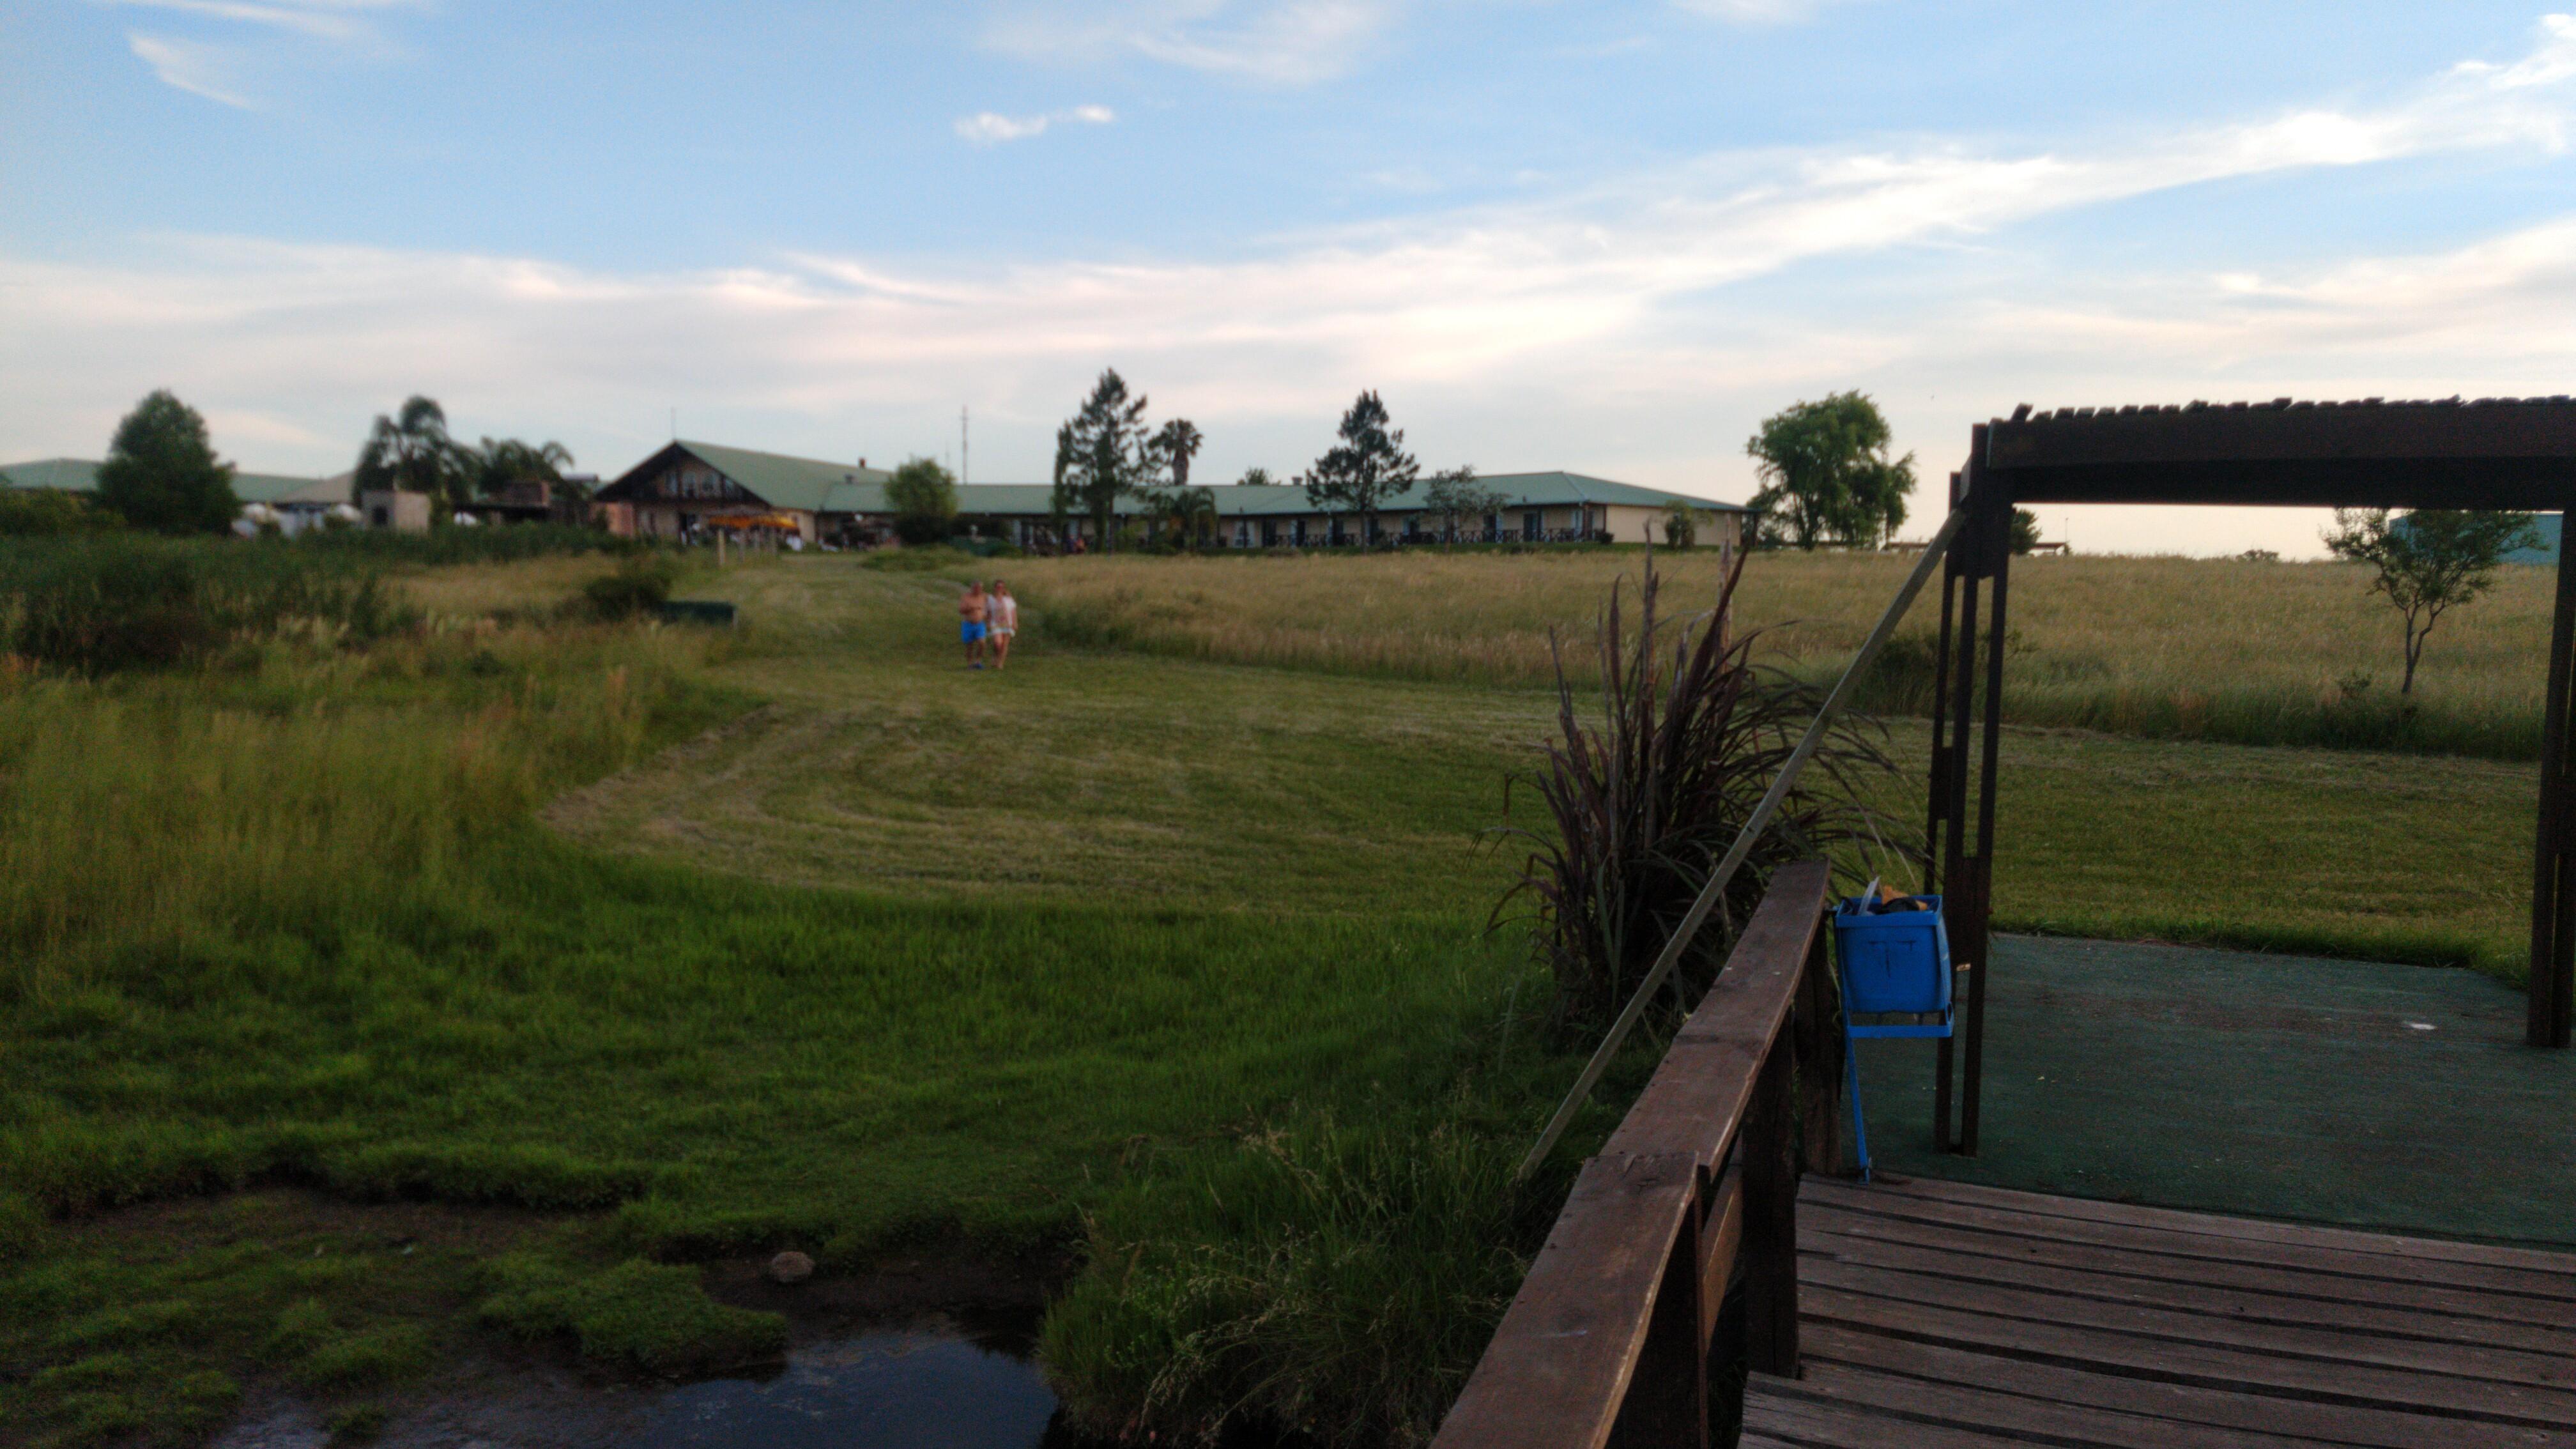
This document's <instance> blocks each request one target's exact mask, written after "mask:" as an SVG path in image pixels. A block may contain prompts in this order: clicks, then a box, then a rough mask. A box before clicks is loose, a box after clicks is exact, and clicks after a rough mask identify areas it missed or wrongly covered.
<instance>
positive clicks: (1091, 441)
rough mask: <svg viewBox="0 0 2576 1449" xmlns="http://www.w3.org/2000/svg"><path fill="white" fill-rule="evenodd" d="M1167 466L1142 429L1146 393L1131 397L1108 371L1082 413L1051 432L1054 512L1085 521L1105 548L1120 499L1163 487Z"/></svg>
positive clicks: (1113, 371) (1113, 372)
mask: <svg viewBox="0 0 2576 1449" xmlns="http://www.w3.org/2000/svg"><path fill="white" fill-rule="evenodd" d="M1166 466H1167V463H1166V460H1165V459H1164V457H1163V455H1162V449H1161V448H1160V447H1158V446H1156V444H1155V441H1154V439H1153V438H1151V437H1150V436H1149V435H1148V433H1147V430H1146V427H1145V398H1144V395H1143V394H1142V393H1139V394H1136V395H1135V396H1132V397H1131V396H1129V395H1128V392H1127V380H1126V379H1125V378H1122V377H1120V376H1119V375H1118V371H1117V369H1116V368H1110V369H1106V370H1104V371H1103V372H1102V373H1101V374H1100V381H1099V382H1098V383H1096V384H1094V385H1093V387H1092V389H1091V396H1090V397H1088V398H1085V399H1084V400H1083V403H1082V410H1081V411H1079V412H1077V413H1075V414H1074V415H1073V416H1072V417H1070V418H1067V419H1066V420H1065V422H1064V425H1063V426H1062V427H1059V428H1057V429H1056V430H1055V492H1054V494H1053V495H1052V501H1053V505H1054V508H1055V511H1056V512H1057V513H1059V514H1071V513H1081V514H1083V515H1085V516H1087V517H1089V518H1090V520H1091V528H1092V536H1093V537H1095V538H1097V539H1099V540H1100V542H1101V546H1102V547H1104V548H1106V547H1108V546H1109V543H1110V541H1111V539H1112V538H1113V537H1115V531H1114V530H1113V529H1112V527H1111V522H1112V520H1113V519H1114V518H1115V517H1116V515H1117V511H1118V500H1119V499H1121V498H1123V497H1127V496H1129V495H1132V494H1141V493H1143V492H1145V491H1146V490H1147V489H1149V488H1152V487H1154V486H1156V485H1157V484H1159V483H1161V482H1162V479H1163V473H1164V469H1165V467H1166Z"/></svg>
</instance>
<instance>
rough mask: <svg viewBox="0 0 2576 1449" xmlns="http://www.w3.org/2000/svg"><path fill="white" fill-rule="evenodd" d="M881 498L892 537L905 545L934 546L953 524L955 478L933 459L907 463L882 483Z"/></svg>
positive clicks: (916, 459)
mask: <svg viewBox="0 0 2576 1449" xmlns="http://www.w3.org/2000/svg"><path fill="white" fill-rule="evenodd" d="M885 494H886V505H887V506H888V507H890V508H892V509H893V510H894V532H895V537H897V538H900V539H902V540H903V541H904V542H906V543H911V544H923V543H937V542H939V541H940V540H941V539H943V538H946V537H947V536H948V535H949V532H950V530H951V527H952V525H954V524H955V522H956V520H957V475H956V474H954V473H951V472H949V471H948V469H947V466H946V465H944V464H942V463H941V462H940V461H939V460H938V459H936V458H911V459H907V460H906V461H905V463H904V465H903V466H902V467H900V468H897V469H895V470H894V476H893V477H891V478H889V479H887V480H886V486H885Z"/></svg>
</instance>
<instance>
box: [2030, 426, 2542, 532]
mask: <svg viewBox="0 0 2576 1449" xmlns="http://www.w3.org/2000/svg"><path fill="white" fill-rule="evenodd" d="M1985 426H1986V430H1987V447H1986V461H1987V462H1988V464H1989V465H1990V466H1992V467H1995V468H2013V469H2020V468H2066V467H2076V466H2081V465H2085V464H2175V463H2220V464H2224V463H2235V462H2279V463H2307V462H2316V463H2325V462H2338V463H2352V464H2367V463H2375V462H2388V463H2395V462H2421V463H2430V464H2447V463H2455V462H2458V461H2461V460H2468V459H2530V460H2534V461H2537V462H2551V461H2576V405H2570V404H2569V403H2567V402H2565V401H2563V400H2557V401H2540V400H2533V401H2527V402H2517V403H2513V404H2510V405H2504V406H2486V407H2462V406H2457V405H2450V406H2444V405H2406V404H2401V405H2396V406H2378V407H2366V406H2343V407H2333V406H2328V407H2306V408H2279V407H2272V408H2265V407H2253V408H2243V409H2236V408H2203V409H2199V410H2195V411H2177V412H2165V411H2162V410H2161V409H2159V410H2155V411H2150V412H2141V413H2136V414H2112V413H2098V414H2096V415H2095V416H2093V417H2091V418H2083V419H2068V418H2065V417H2063V416H2056V417H2051V416H2047V415H2042V416H2040V417H2036V418H2032V419H2029V420H2027V421H2022V422H2015V421H2010V420H2007V419H2002V418H1998V419H1996V420H1994V421H1993V422H1990V423H1988V424H1986V425H1985ZM2469 476H2474V472H2473V471H2472V472H2471V473H2470V474H2469ZM2443 506H2446V507H2449V506H2458V507H2501V506H2504V505H2500V504H2498V505H2488V504H2475V503H2471V504H2459V505H2447V504H2446V505H2443Z"/></svg>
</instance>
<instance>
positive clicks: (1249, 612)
mask: <svg viewBox="0 0 2576 1449" xmlns="http://www.w3.org/2000/svg"><path fill="white" fill-rule="evenodd" d="M1641 562H1642V560H1641V556H1640V555H1639V554H1637V553H1634V552H1630V551H1624V550H1623V551H1619V552H1610V551H1606V550H1605V551H1601V552H1588V551H1564V552H1548V553H1530V554H1487V553H1478V554H1456V555H1446V554H1440V553H1434V552H1410V553H1402V554H1378V555H1371V556H1360V557H1336V556H1317V555H1306V556H1298V557H1285V558H1269V557H1241V556H1235V557H1224V556H1219V557H1195V558H1148V557H1136V556H1112V557H1105V558H1103V557H1086V558H1068V559H1033V560H1028V561H1025V562H1015V563H1014V564H1013V565H1012V566H1011V572H1012V575H1013V579H1014V582H1015V584H1016V585H1017V586H1018V588H1019V590H1020V592H1021V594H1022V595H1023V597H1024V598H1025V599H1026V600H1027V601H1028V603H1029V604H1030V605H1031V612H1032V615H1033V617H1035V619H1036V620H1037V622H1038V623H1039V625H1040V627H1041V628H1043V629H1044V630H1045V632H1046V633H1048V634H1049V635H1051V636H1053V637H1057V638H1061V639H1066V640H1068V641H1072V642H1079V643H1092V644H1100V645H1108V646H1114V647H1122V648H1130V649H1138V650H1144V651H1149V652H1154V653H1160V654H1171V655H1180V656H1184V657H1190V658H1199V659H1209V660H1221V661H1226V662H1232V663H1242V664H1259V665H1273V666H1281V667H1288V668H1300V669H1324V670H1335V671H1343V672H1351V673H1362V674H1391V675H1403V676H1409V677H1417V678H1426V679H1450V680H1465V681H1473V682H1478V683H1486V684H1496V685H1504V686H1527V687H1542V686H1544V685H1546V684H1547V683H1548V682H1549V681H1550V680H1551V679H1552V678H1553V677H1554V675H1553V670H1552V667H1551V665H1550V662H1549V645H1548V633H1549V630H1550V629H1555V630H1557V631H1558V632H1559V634H1560V636H1561V637H1562V639H1563V641H1564V643H1565V645H1566V647H1567V649H1568V651H1569V655H1568V662H1569V666H1570V668H1571V669H1572V670H1573V671H1575V672H1577V673H1591V672H1594V671H1595V670H1596V667H1597V661H1595V660H1593V659H1592V658H1591V657H1590V650H1591V647H1592V645H1591V640H1590V633H1591V630H1590V627H1589V626H1590V621H1591V619H1592V617H1593V615H1594V613H1595V611H1596V610H1598V608H1599V607H1600V601H1601V599H1602V598H1603V597H1604V596H1605V595H1606V594H1607V593H1608V590H1609V586H1610V583H1611V581H1612V580H1613V579H1615V578H1619V577H1622V576H1625V577H1628V578H1630V579H1631V580H1633V579H1634V577H1635V574H1636V571H1637V569H1638V567H1639V564H1640V563H1641ZM1658 567H1659V568H1660V569H1662V570H1663V571H1664V573H1665V576H1666V581H1667V582H1666V587H1667V590H1668V597H1669V598H1671V599H1672V600H1674V601H1675V602H1676V604H1687V603H1688V602H1689V601H1694V600H1697V601H1704V602H1705V601H1713V600H1714V599H1715V597H1716V590H1717V580H1718V568H1719V564H1718V558H1717V555H1716V554H1715V553H1714V552H1711V551H1706V550H1702V551H1695V552H1684V553H1678V554H1668V555H1664V556H1662V557H1661V558H1660V559H1659V561H1658ZM1909 567H1911V560H1910V559H1907V558H1904V557H1898V556H1891V555H1847V554H1815V555H1800V554H1763V555H1759V556H1757V557H1756V558H1754V559H1753V560H1752V562H1751V565H1750V567H1748V568H1747V569H1746V571H1745V579H1744V585H1743V593H1742V596H1741V598H1740V600H1739V607H1740V608H1741V609H1742V611H1743V617H1744V619H1745V621H1746V623H1747V624H1748V625H1765V626H1769V629H1770V632H1769V633H1768V634H1767V635H1766V636H1765V642H1766V644H1767V645H1768V648H1769V655H1768V662H1770V663H1773V664H1777V665H1781V666H1784V667H1786V668H1788V669H1790V670H1791V671H1792V672H1794V673H1798V674H1800V675H1803V676H1806V677H1810V678H1817V677H1823V676H1827V675H1830V674H1832V673H1834V672H1836V671H1838V670H1839V669H1840V668H1841V666H1842V663H1843V661H1844V660H1845V659H1846V658H1847V657H1848V656H1849V654H1850V652H1851V651H1852V650H1853V649H1855V648H1856V647H1858V645H1859V643H1860V640H1861V637H1862V635H1863V634H1865V633H1866V632H1867V631H1868V628H1869V626H1870V625H1871V624H1872V623H1874V622H1875V621H1876V619H1877V616H1878V614H1879V612H1880V611H1881V610H1882V609H1883V608H1884V607H1885V606H1886V603H1887V601H1888V600H1889V599H1891V598H1893V597H1894V596H1895V593H1896V588H1897V585H1898V583H1899V582H1900V581H1901V580H1902V579H1903V577H1904V575H1905V572H1906V570H1907V569H1908V568H1909ZM2369 584H2370V575H2369V574H2368V573H2367V572H2366V571H2364V570H2363V569H2361V568H2360V567H2358V566H2355V565H2350V564H2339V563H2269V564H2265V563H2246V562H2240V561H2236V560H2202V559H2178V558H2081V557H2079V558H2070V559H2054V558H2032V559H2026V560H2022V561H2020V562H2019V564H2018V565H2017V566H2016V567H2015V569H2014V571H2013V579H2012V614H2011V625H2012V634H2013V642H2012V646H2011V647H2012V651H2013V663H2012V669H2011V674H2010V679H2009V685H2008V689H2007V692H2006V696H2005V713H2006V716H2007V717H2008V718H2010V719H2012V720H2015V721H2017V722H2020V723H2025V724H2041V725H2064V726H2076V727H2082V728H2089V729H2100V730H2106V731H2111V732H2114V733H2121V734H2135V735H2142V736H2147V737H2151V738H2179V739H2211V740H2221V741H2228V742H2234V743H2243V744H2307V745H2335V746H2356V747H2370V748H2382V749H2411V750H2419V751H2432V752H2442V753H2458V754H2469V755H2481V756H2488V757H2492V758H2502V759H2522V758H2530V757H2533V756H2535V755H2536V754H2537V752H2538V748H2539V734H2540V697H2541V693H2542V689H2543V680H2544V658H2543V655H2544V653H2545V650H2546V645H2547V641H2548V633H2549V612H2550V602H2551V595H2550V589H2551V580H2550V577H2549V573H2548V571H2547V570H2545V569H2533V568H2520V567H2514V568H2507V569H2505V570H2503V571H2502V573H2501V575H2500V576H2499V580H2498V583H2497V586H2496V589H2495V592H2494V593H2493V594H2491V595H2490V596H2489V597H2487V598H2485V599H2483V600H2481V601H2479V602H2478V603H2476V604H2474V605H2471V606H2468V607H2466V608H2462V609H2458V610H2455V611H2454V612H2453V613H2452V614H2451V615H2450V616H2449V617H2447V618H2445V619H2444V620H2443V622H2442V626H2441V629H2440V631H2439V632H2437V633H2436V634H2435V635H2434V637H2433V643H2432V646H2431V649H2430V650H2429V651H2428V653H2427V654H2426V656H2425V661H2424V672H2423V674H2422V675H2421V676H2420V677H2419V678H2418V680H2417V682H2416V688H2415V694H2414V697H2413V698H2412V700H2410V701H2406V702H2405V703H2404V704H2403V705H2401V703H2400V702H2399V701H2398V700H2397V698H2396V693H2397V679H2398V675H2399V673H2400V669H2401V666H2400V662H2399V630H2398V622H2397V617H2396V615H2395V613H2394V611H2392V610H2391V609H2389V607H2388V606H2387V604H2386V603H2385V602H2383V601H2382V600H2380V599H2378V598H2376V597H2374V596H2372V595H2371V594H2370V592H2369ZM1704 602H1703V606H1704ZM1938 607H1939V605H1938V599H1937V595H1936V594H1927V595H1926V596H1925V598H1924V599H1923V600H1922V601H1920V602H1918V603H1917V604H1916V605H1915V608H1914V612H1913V614H1912V615H1911V616H1909V618H1908V620H1907V622H1906V625H1905V633H1904V634H1903V635H1901V636H1900V638H1899V640H1898V642H1897V647H1896V648H1895V649H1894V650H1893V651H1891V657H1890V659H1889V662H1888V664H1887V666H1886V667H1885V669H1884V670H1883V671H1882V674H1881V677H1880V678H1879V679H1878V680H1877V681H1875V682H1874V689H1873V696H1874V697H1873V698H1872V699H1871V700H1870V701H1869V702H1870V703H1871V704H1872V705H1873V706H1874V707H1876V708H1879V709H1881V710H1883V711H1887V712H1917V711H1919V710H1921V709H1922V708H1923V707H1924V702H1925V701H1926V700H1928V697H1929V686H1930V662H1931V655H1932V647H1931V635H1932V631H1933V630H1934V628H1935V627H1936V625H1937V623H1938V613H1937V610H1938Z"/></svg>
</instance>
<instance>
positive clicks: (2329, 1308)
mask: <svg viewBox="0 0 2576 1449" xmlns="http://www.w3.org/2000/svg"><path fill="white" fill-rule="evenodd" d="M1798 1251H1799V1252H1801V1253H1806V1254H1812V1255H1815V1256H1818V1257H1824V1258H1830V1259H1832V1260H1834V1261H1836V1262H1840V1263H1846V1264H1851V1265H1854V1266H1857V1267H1862V1268H1884V1269H1888V1270H1890V1271H1894V1272H1909V1273H1929V1274H1934V1275H1937V1276H1940V1277H1945V1278H1960V1279H1967V1280H1972V1281H1976V1282H1984V1283H1993V1284H1997V1285H2000V1286H2005V1287H2014V1288H2027V1289H2030V1290H2032V1291H2035V1292H2043V1293H2062V1294H2065V1295H2068V1296H2070V1297H2076V1298H2090V1299H2095V1300H2098V1301H2103V1302H2115V1303H2130V1304H2136V1305H2139V1306H2142V1307H2155V1308H2172V1309H2178V1310H2181V1311H2183V1312H2189V1313H2210V1314H2218V1315H2222V1316H2225V1317H2229V1318H2237V1319H2242V1320H2244V1321H2247V1322H2251V1323H2275V1324H2286V1325H2293V1326H2298V1327H2307V1328H2332V1329H2343V1330H2349V1331H2352V1332H2357V1333H2377V1334H2383V1335H2386V1336H2388V1337H2391V1338H2412V1339H2416V1340H2419V1341H2422V1342H2426V1343H2474V1344H2483V1345H2485V1346H2487V1347H2490V1348H2509V1349H2518V1350H2521V1351H2523V1352H2525V1353H2537V1354H2546V1355H2555V1356H2558V1357H2561V1358H2576V1333H2569V1332H2567V1331H2565V1330H2563V1329H2555V1328H2543V1327H2540V1326H2538V1325H2535V1324H2525V1323H2498V1322H2493V1321H2490V1320H2487V1319H2483V1318H2462V1317H2459V1316H2458V1315H2456V1314H2448V1313H2427V1312H2424V1311H2422V1310H2420V1309H2413V1308H2389V1307H2382V1306H2380V1305H2377V1304H2368V1303H2344V1302H2338V1301H2336V1300H2334V1299H2330V1298H2310V1297H2306V1296H2304V1295H2301V1294H2295V1293H2271V1292H2264V1291H2260V1290H2249V1289H2245V1288H2238V1287H2218V1286H2213V1285H2210V1284H2206V1283H2178V1282H2175V1281H2173V1280H2172V1279H2169V1278H2163V1277H2146V1276H2140V1275H2137V1274H2131V1273H2110V1272H2102V1271H2100V1270H2097V1269H2079V1268H2066V1267H2058V1266H2053V1265H2050V1264H2046V1263H2034V1262H2029V1261H2026V1260H2018V1259H2013V1258H1993V1257H1986V1256H1983V1255H1980V1254H1974V1253H1957V1252H1947V1251H1943V1250H1941V1249H1938V1248H1925V1247H1921V1246H1917V1245H1913V1244H1901V1243H1887V1242H1881V1241H1878V1240H1876V1239H1871V1238H1862V1237H1853V1236H1849V1235H1846V1234H1843V1233H1835V1232H1828V1231H1825V1230H1823V1229H1822V1228H1820V1227H1819V1226H1817V1225H1816V1224H1813V1223H1804V1224H1802V1225H1801V1229H1800V1232H1799V1234H1798Z"/></svg>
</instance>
